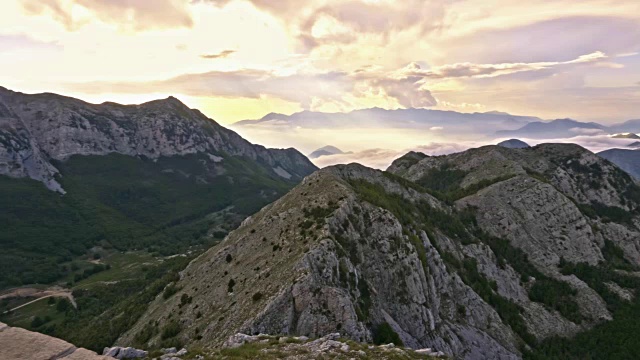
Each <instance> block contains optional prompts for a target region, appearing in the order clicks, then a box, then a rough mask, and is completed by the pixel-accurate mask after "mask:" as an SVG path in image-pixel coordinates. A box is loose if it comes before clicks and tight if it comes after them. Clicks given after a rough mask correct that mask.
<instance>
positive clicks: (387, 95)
mask: <svg viewBox="0 0 640 360" xmlns="http://www.w3.org/2000/svg"><path fill="white" fill-rule="evenodd" d="M0 24H2V26H1V27H0V68H2V69H3V71H2V72H0V85H1V86H4V87H7V88H10V89H12V90H16V91H22V92H28V93H33V92H44V91H47V92H56V93H61V94H65V95H69V96H74V97H78V98H81V99H83V100H86V101H90V102H96V103H100V102H103V101H107V100H108V101H116V102H121V103H127V104H131V103H140V102H144V101H148V100H152V99H156V98H163V97H167V96H169V95H173V96H176V97H177V98H179V99H181V100H182V101H183V102H185V103H186V104H187V105H189V106H191V107H194V108H198V109H200V110H202V111H203V112H204V113H205V114H207V115H208V116H210V117H212V118H214V119H215V120H217V121H218V122H220V123H222V124H231V123H233V122H235V121H238V120H243V119H255V118H260V117H262V116H263V115H265V114H267V113H269V112H278V113H284V114H290V113H293V112H297V111H301V110H314V111H327V112H339V111H351V110H354V109H361V108H369V107H382V108H387V109H393V108H409V107H420V108H430V109H442V110H455V111H460V112H476V111H477V112H484V111H493V110H498V111H504V112H509V113H512V114H521V115H532V116H539V117H541V118H545V119H553V118H565V117H571V118H575V119H579V120H590V121H592V120H595V121H600V122H603V123H607V122H619V121H623V120H627V119H632V118H639V117H640V111H639V109H640V106H639V105H640V1H637V0H534V1H520V0H439V1H430V0H403V1H391V0H308V1H301V0H278V1H270V0H3V1H2V2H0Z"/></svg>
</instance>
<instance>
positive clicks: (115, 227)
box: [0, 154, 293, 288]
mask: <svg viewBox="0 0 640 360" xmlns="http://www.w3.org/2000/svg"><path fill="white" fill-rule="evenodd" d="M57 165H58V166H59V168H60V170H61V173H62V174H63V176H62V178H61V182H62V185H63V187H64V188H65V189H66V191H67V194H66V195H64V196H60V195H58V194H56V193H54V192H51V191H49V190H47V189H45V187H44V186H43V185H42V184H41V183H39V182H37V181H34V180H30V179H12V178H8V177H4V176H0V199H3V206H1V207H0V228H2V229H3V231H2V232H0V249H1V250H2V251H0V288H3V287H9V286H16V285H21V284H30V283H51V282H53V281H56V280H58V279H61V278H63V277H65V276H67V275H68V274H66V273H65V271H64V269H63V267H62V265H63V264H65V263H68V262H69V261H71V260H72V259H74V258H77V257H78V256H81V255H83V254H86V252H87V251H88V250H89V249H90V248H92V247H93V246H95V245H101V246H103V247H106V248H115V249H118V250H123V251H124V250H131V249H148V250H151V251H157V252H160V253H161V254H164V255H168V254H174V253H178V252H182V251H184V250H185V249H187V248H188V247H190V246H193V245H210V244H211V241H212V238H211V237H210V236H206V235H207V231H208V230H209V229H210V228H211V227H214V226H218V225H227V226H226V228H227V229H231V228H233V227H234V226H236V225H237V224H238V221H239V219H238V217H236V218H233V217H231V218H229V219H222V220H220V219H217V220H212V219H209V218H207V217H206V215H207V214H210V213H214V212H219V211H221V210H223V209H225V208H229V207H233V210H232V211H233V213H237V214H241V215H243V216H245V215H248V214H251V213H253V212H255V211H257V210H258V209H260V208H261V207H262V206H264V205H266V204H267V203H269V202H271V201H273V200H275V199H276V198H277V197H279V196H280V195H282V194H283V193H284V192H286V191H287V190H288V189H289V188H290V187H292V186H293V183H291V182H287V181H284V180H282V179H280V178H277V177H275V175H272V174H270V173H268V171H267V170H266V169H265V168H264V167H262V166H260V165H259V164H257V163H255V162H253V161H250V160H247V159H242V158H232V157H228V158H227V159H226V160H224V169H221V166H220V165H216V164H213V163H211V162H206V158H204V157H202V156H197V155H189V156H184V157H172V158H161V159H159V160H158V161H157V162H154V161H151V160H149V159H138V158H134V157H129V156H123V155H117V154H112V155H108V156H75V157H72V158H71V159H70V160H68V161H66V162H64V163H59V164H57ZM220 172H222V173H223V174H222V175H218V173H220ZM221 222H222V224H221ZM225 222H227V224H224V223H225Z"/></svg>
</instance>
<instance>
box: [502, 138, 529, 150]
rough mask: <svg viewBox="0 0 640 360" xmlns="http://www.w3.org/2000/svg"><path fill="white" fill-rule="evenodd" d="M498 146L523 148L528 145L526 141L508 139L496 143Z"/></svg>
mask: <svg viewBox="0 0 640 360" xmlns="http://www.w3.org/2000/svg"><path fill="white" fill-rule="evenodd" d="M498 146H502V147H505V148H509V149H525V148H528V147H530V146H529V144H527V143H526V142H524V141H522V140H519V139H509V140H505V141H502V142H500V143H498Z"/></svg>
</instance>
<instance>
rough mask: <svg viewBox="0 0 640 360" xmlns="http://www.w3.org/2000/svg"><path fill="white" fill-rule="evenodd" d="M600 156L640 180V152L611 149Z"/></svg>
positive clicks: (600, 153)
mask: <svg viewBox="0 0 640 360" xmlns="http://www.w3.org/2000/svg"><path fill="white" fill-rule="evenodd" d="M598 156H600V157H602V158H605V159H607V160H609V161H611V162H612V163H614V164H616V165H618V167H620V168H621V169H622V170H624V171H626V172H627V173H629V175H631V176H633V177H634V178H636V179H638V180H640V150H629V149H609V150H605V151H601V152H599V153H598Z"/></svg>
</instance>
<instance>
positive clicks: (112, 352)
mask: <svg viewBox="0 0 640 360" xmlns="http://www.w3.org/2000/svg"><path fill="white" fill-rule="evenodd" d="M102 355H106V356H111V357H114V358H116V359H138V358H145V357H147V355H148V353H147V352H146V351H144V350H138V349H135V348H132V347H120V346H115V347H112V348H104V351H103V352H102Z"/></svg>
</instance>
